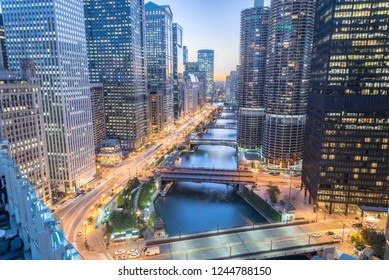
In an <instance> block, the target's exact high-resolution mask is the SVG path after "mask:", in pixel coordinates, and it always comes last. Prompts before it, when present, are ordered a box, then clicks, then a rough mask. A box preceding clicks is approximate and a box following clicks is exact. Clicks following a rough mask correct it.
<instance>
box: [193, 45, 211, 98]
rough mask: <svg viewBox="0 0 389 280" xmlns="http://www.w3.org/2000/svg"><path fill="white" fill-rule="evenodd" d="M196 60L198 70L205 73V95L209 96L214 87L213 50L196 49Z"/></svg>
mask: <svg viewBox="0 0 389 280" xmlns="http://www.w3.org/2000/svg"><path fill="white" fill-rule="evenodd" d="M197 62H198V63H199V67H200V71H203V72H205V73H206V75H207V92H206V93H207V96H211V94H212V92H213V88H214V79H215V77H214V76H215V75H214V71H215V70H214V68H215V51H214V50H198V51H197Z"/></svg>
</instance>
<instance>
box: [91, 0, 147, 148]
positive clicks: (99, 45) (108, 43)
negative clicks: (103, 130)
mask: <svg viewBox="0 0 389 280" xmlns="http://www.w3.org/2000/svg"><path fill="white" fill-rule="evenodd" d="M85 18H86V34H87V42H88V58H89V69H90V80H91V82H92V83H103V86H104V96H105V100H104V102H105V113H106V121H107V137H108V138H113V139H118V140H120V144H121V145H122V148H123V149H126V150H132V149H137V148H139V147H140V146H142V145H143V144H145V143H147V141H148V139H149V138H148V137H149V120H148V118H149V115H148V93H147V87H146V85H147V82H146V78H147V77H146V75H147V74H146V57H145V55H146V54H145V41H144V35H145V34H144V1H142V0H129V1H114V2H112V1H111V2H110V1H98V0H86V1H85Z"/></svg>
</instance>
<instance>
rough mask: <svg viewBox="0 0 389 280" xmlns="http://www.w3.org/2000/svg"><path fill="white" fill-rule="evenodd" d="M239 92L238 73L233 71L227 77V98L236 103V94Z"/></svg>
mask: <svg viewBox="0 0 389 280" xmlns="http://www.w3.org/2000/svg"><path fill="white" fill-rule="evenodd" d="M237 90H238V71H236V70H233V71H231V72H230V75H229V76H227V77H226V96H227V98H228V99H229V100H230V101H231V102H232V103H235V102H236V92H237Z"/></svg>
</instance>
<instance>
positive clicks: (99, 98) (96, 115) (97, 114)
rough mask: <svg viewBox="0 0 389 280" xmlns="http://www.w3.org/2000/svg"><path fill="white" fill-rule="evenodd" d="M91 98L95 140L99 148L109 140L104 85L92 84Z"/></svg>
mask: <svg viewBox="0 0 389 280" xmlns="http://www.w3.org/2000/svg"><path fill="white" fill-rule="evenodd" d="M90 96H91V104H92V119H93V138H94V144H95V146H97V145H100V144H101V143H102V142H104V140H106V138H107V128H106V121H105V109H104V87H103V84H90Z"/></svg>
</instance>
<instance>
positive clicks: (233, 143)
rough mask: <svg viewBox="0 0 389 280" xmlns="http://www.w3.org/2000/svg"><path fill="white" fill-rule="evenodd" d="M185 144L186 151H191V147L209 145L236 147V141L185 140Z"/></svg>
mask: <svg viewBox="0 0 389 280" xmlns="http://www.w3.org/2000/svg"><path fill="white" fill-rule="evenodd" d="M185 144H186V145H187V149H188V150H191V148H192V147H193V146H200V145H210V146H228V147H234V148H237V147H238V143H237V142H236V140H224V139H197V138H195V139H186V140H185Z"/></svg>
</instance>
